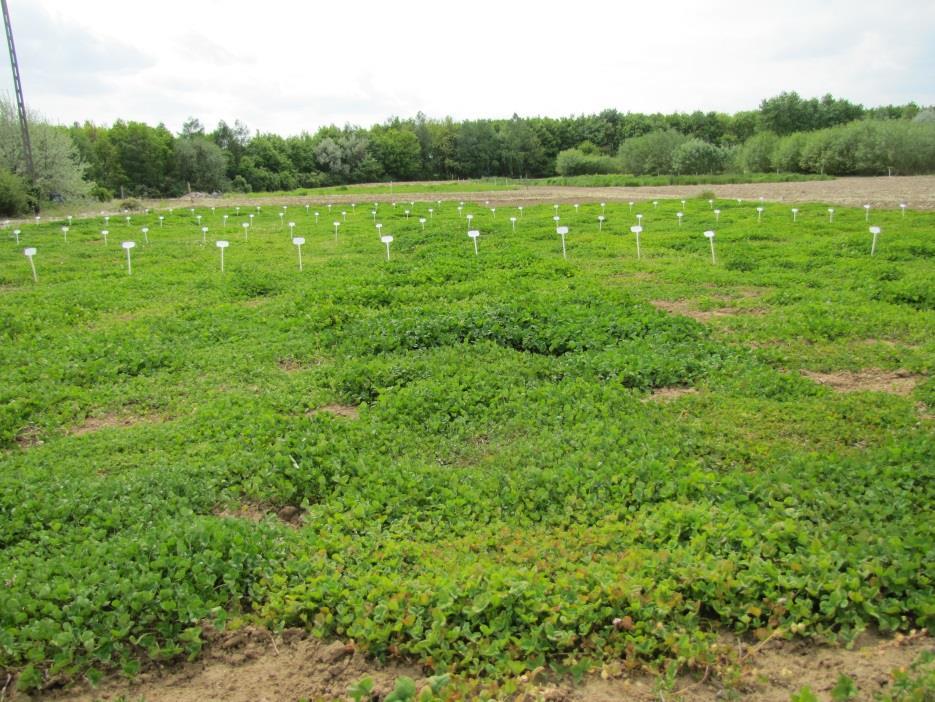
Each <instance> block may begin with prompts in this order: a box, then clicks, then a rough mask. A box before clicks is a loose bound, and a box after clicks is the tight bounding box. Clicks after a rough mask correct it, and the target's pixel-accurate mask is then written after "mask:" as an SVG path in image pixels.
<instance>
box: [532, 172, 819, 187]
mask: <svg viewBox="0 0 935 702" xmlns="http://www.w3.org/2000/svg"><path fill="white" fill-rule="evenodd" d="M805 180H834V177H833V176H826V175H817V174H814V173H712V174H708V175H655V176H653V175H642V176H635V175H629V174H626V173H609V174H606V175H580V176H554V177H551V178H536V179H534V180H530V181H527V182H528V183H529V185H576V186H578V187H583V188H604V187H628V188H639V187H643V186H647V185H707V184H711V185H725V184H728V183H789V182H800V181H805Z"/></svg>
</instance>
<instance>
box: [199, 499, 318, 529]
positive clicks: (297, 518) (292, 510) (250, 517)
mask: <svg viewBox="0 0 935 702" xmlns="http://www.w3.org/2000/svg"><path fill="white" fill-rule="evenodd" d="M270 514H275V515H276V518H277V519H279V520H280V521H282V522H283V523H285V524H286V525H287V526H291V527H296V528H298V527H300V526H302V515H303V512H302V510H301V509H300V508H299V507H296V506H294V505H285V506H284V507H280V508H278V509H276V508H274V507H272V506H270V505H263V504H259V503H255V502H244V503H243V504H241V505H238V506H237V507H236V508H234V509H228V508H218V509H216V510H215V511H214V515H215V516H216V517H223V518H226V519H246V520H247V521H250V522H261V521H263V520H264V519H266V517H267V516H269V515H270Z"/></svg>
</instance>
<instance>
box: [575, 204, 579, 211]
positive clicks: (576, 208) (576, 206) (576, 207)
mask: <svg viewBox="0 0 935 702" xmlns="http://www.w3.org/2000/svg"><path fill="white" fill-rule="evenodd" d="M578 207H579V205H578V203H577V202H576V203H575V214H578Z"/></svg>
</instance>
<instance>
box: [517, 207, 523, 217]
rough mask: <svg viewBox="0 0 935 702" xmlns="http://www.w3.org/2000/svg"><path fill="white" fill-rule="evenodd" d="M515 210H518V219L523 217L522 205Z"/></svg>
mask: <svg viewBox="0 0 935 702" xmlns="http://www.w3.org/2000/svg"><path fill="white" fill-rule="evenodd" d="M516 209H518V210H519V216H520V217H522V216H523V206H522V205H520V206H519V207H517V208H516Z"/></svg>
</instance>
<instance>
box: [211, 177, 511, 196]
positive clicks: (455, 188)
mask: <svg viewBox="0 0 935 702" xmlns="http://www.w3.org/2000/svg"><path fill="white" fill-rule="evenodd" d="M523 182H524V181H521V180H512V179H508V178H478V179H474V180H444V181H431V182H412V183H409V182H403V183H363V184H360V185H334V186H330V187H323V188H298V189H296V190H289V191H281V192H271V193H266V192H263V193H246V194H243V193H230V194H229V197H232V198H236V199H243V198H245V197H246V198H251V197H322V196H326V195H392V194H394V193H399V194H401V195H402V194H406V193H473V192H486V191H492V190H518V189H519V188H520V187H521V186H522V184H523Z"/></svg>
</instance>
